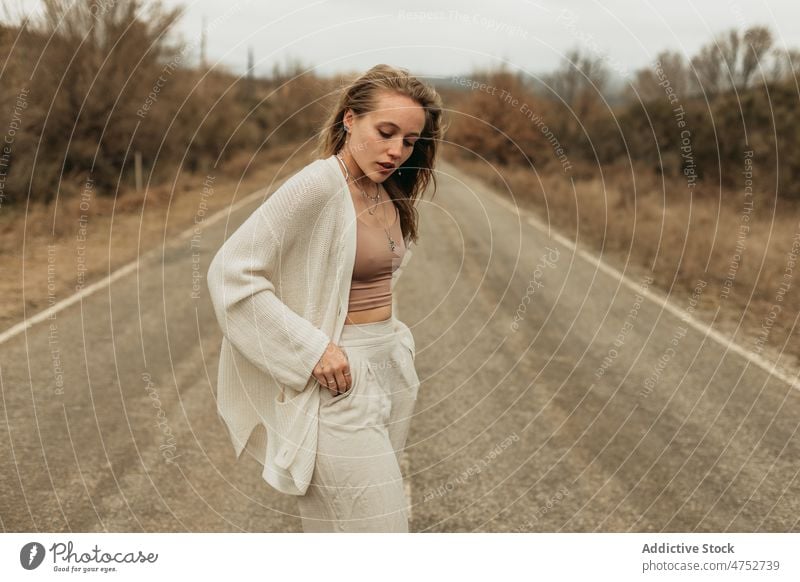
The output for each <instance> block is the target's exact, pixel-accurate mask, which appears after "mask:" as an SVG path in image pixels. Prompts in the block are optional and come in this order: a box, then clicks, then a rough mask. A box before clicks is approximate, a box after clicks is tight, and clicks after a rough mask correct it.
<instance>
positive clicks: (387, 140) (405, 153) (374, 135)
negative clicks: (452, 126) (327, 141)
mask: <svg viewBox="0 0 800 582" xmlns="http://www.w3.org/2000/svg"><path fill="white" fill-rule="evenodd" d="M344 123H345V125H346V126H348V127H349V128H350V129H349V131H348V133H350V138H349V146H348V148H347V149H348V150H349V152H350V154H351V155H352V157H353V159H354V160H355V162H356V163H357V164H358V167H359V168H360V169H361V171H362V172H363V173H364V174H365V175H366V176H367V177H368V178H369V179H370V180H372V181H373V182H376V183H381V182H383V181H384V180H386V179H387V178H388V177H389V176H391V175H392V174H393V173H394V172H396V171H397V168H398V167H400V166H401V165H402V164H403V163H404V162H405V161H406V160H407V159H408V158H409V157H410V156H411V153H412V152H413V150H414V144H415V143H416V141H417V139H419V136H420V134H421V133H422V129H423V128H424V127H425V110H424V109H423V108H422V106H421V105H420V104H419V103H417V102H416V101H414V100H413V99H411V98H410V97H407V96H405V95H401V94H398V93H394V92H389V91H381V92H380V93H378V106H377V107H376V108H375V110H374V111H371V112H369V113H366V114H364V115H362V116H360V117H356V116H354V115H353V113H352V111H350V110H349V109H348V110H347V111H346V113H345V115H344ZM384 165H386V166H389V167H388V169H387V168H385V167H384Z"/></svg>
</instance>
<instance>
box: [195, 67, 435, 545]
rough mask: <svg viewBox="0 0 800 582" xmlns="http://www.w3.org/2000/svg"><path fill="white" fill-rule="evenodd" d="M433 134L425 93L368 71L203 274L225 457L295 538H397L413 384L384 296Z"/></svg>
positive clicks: (401, 328)
mask: <svg viewBox="0 0 800 582" xmlns="http://www.w3.org/2000/svg"><path fill="white" fill-rule="evenodd" d="M442 133H443V127H442V105H441V99H440V97H439V95H438V94H437V93H436V91H435V90H434V89H433V88H431V87H429V86H427V85H425V84H423V83H421V82H420V81H419V80H417V79H415V78H414V77H412V76H410V75H409V74H408V72H407V71H406V70H405V69H398V68H394V67H390V66H387V65H377V66H375V67H373V68H372V69H370V70H369V71H367V72H366V73H365V74H363V75H362V76H360V77H359V78H357V79H356V80H355V81H353V82H352V83H351V84H350V85H349V86H347V87H345V88H344V89H343V90H342V92H341V94H340V97H339V99H338V103H337V104H336V107H335V108H334V110H333V111H332V112H331V115H330V118H329V120H328V122H327V123H326V125H325V128H324V130H323V132H322V134H321V135H320V139H319V145H318V150H317V153H318V157H319V159H317V160H315V161H314V162H312V163H311V164H309V165H308V166H306V167H305V168H303V169H302V170H300V171H299V172H298V173H297V174H295V175H293V176H292V177H290V178H289V179H288V180H287V181H286V182H285V183H284V184H283V185H282V186H281V187H280V188H279V189H278V190H276V191H275V192H274V193H273V194H272V195H271V196H270V197H269V199H267V200H266V202H264V203H263V204H262V205H261V207H260V208H259V209H258V210H257V211H256V212H254V213H253V214H252V215H251V216H250V217H249V218H248V219H247V220H246V221H245V222H244V223H243V224H242V226H241V227H239V229H238V230H237V231H236V232H235V233H234V234H233V235H232V236H231V237H230V238H229V239H228V240H227V241H226V242H225V244H224V245H223V246H222V248H221V249H220V251H219V252H218V253H217V255H216V256H215V257H214V259H213V261H212V262H211V265H210V267H209V272H208V284H209V290H210V294H211V299H212V302H213V304H214V309H215V311H216V314H217V318H218V320H219V322H220V326H221V327H222V329H223V332H224V338H223V343H222V351H221V354H220V370H219V376H218V386H217V402H218V409H219V413H220V415H221V416H222V418H223V420H225V422H226V425H227V427H228V430H229V432H230V435H231V439H232V441H233V443H234V447H235V450H236V454H237V457H238V456H240V455H241V453H242V451H243V450H244V449H245V448H248V449H250V448H252V449H253V450H254V454H255V455H257V458H258V459H259V461H261V462H263V464H264V472H263V477H264V479H265V480H266V481H267V482H268V483H269V484H270V485H272V486H273V487H275V488H276V489H278V490H279V491H282V492H284V493H288V494H291V495H296V496H298V502H299V508H300V515H301V517H302V523H303V529H304V531H394V532H397V531H399V532H405V531H408V513H407V500H406V498H405V494H404V487H403V480H402V476H401V473H400V468H399V459H400V453H401V451H402V449H403V447H404V446H405V442H406V437H407V435H408V428H409V424H410V421H411V415H412V412H413V408H414V402H415V400H416V393H417V389H418V386H419V378H418V376H417V373H416V371H415V369H414V358H415V348H414V339H413V336H412V335H411V332H410V330H409V329H408V326H406V325H405V324H403V323H402V322H401V321H399V320H398V319H397V318H396V317H395V309H394V305H395V300H394V296H393V293H392V291H393V288H394V285H395V283H396V282H397V280H398V279H399V276H400V273H401V272H402V269H403V267H404V265H405V264H406V263H407V262H408V259H409V258H410V256H411V248H412V247H413V245H414V244H415V243H416V240H417V236H418V235H417V229H418V224H417V222H418V215H417V210H416V208H415V203H416V201H417V199H418V198H419V197H420V196H421V194H422V192H423V191H424V190H425V189H426V187H427V185H428V184H429V182H433V184H434V191H435V184H436V181H435V178H434V176H433V167H434V161H435V158H436V151H437V147H438V143H439V141H440V140H441V137H442ZM261 426H263V427H264V429H265V430H264V431H260V430H258V429H259V427H261Z"/></svg>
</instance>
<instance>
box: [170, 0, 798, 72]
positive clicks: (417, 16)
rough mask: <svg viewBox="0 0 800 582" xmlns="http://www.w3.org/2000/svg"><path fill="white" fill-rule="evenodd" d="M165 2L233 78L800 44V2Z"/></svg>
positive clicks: (626, 59) (544, 68)
mask: <svg viewBox="0 0 800 582" xmlns="http://www.w3.org/2000/svg"><path fill="white" fill-rule="evenodd" d="M163 1H164V5H166V6H177V5H183V6H185V14H184V17H183V19H182V20H181V22H180V25H179V27H178V31H179V33H180V34H181V35H182V37H183V38H184V39H185V40H187V41H197V39H198V38H199V36H200V30H201V28H202V20H203V17H204V16H205V17H206V20H207V26H208V57H209V60H210V61H211V62H212V63H213V62H218V61H220V62H222V63H225V64H226V65H228V66H229V67H230V68H231V69H233V70H235V71H236V72H242V71H244V70H245V66H246V62H247V49H248V47H252V48H253V51H254V54H255V62H256V71H257V72H258V71H260V72H262V73H268V72H269V71H270V69H271V68H272V66H273V64H274V63H276V62H278V63H285V62H286V60H287V59H300V60H301V61H302V62H303V63H304V64H307V65H312V66H316V67H317V70H318V71H319V72H321V73H323V74H325V73H330V72H333V71H343V70H345V71H357V70H364V69H367V68H369V67H370V66H372V65H374V64H376V63H379V62H386V63H389V64H393V65H397V66H402V67H407V68H409V69H410V70H411V72H412V73H414V74H417V75H423V76H442V77H448V76H452V75H455V74H466V73H468V72H469V71H470V70H472V68H473V67H474V66H488V65H492V64H499V63H500V62H501V61H503V60H505V61H507V62H508V64H509V66H510V67H511V68H512V69H519V70H522V71H527V72H529V73H531V74H539V73H544V72H548V71H551V70H552V69H553V68H554V67H556V66H557V65H558V63H559V61H560V58H561V55H563V53H564V52H565V51H566V50H568V49H570V48H572V47H574V46H581V47H582V48H583V49H584V50H585V51H587V52H590V53H594V54H596V55H597V56H598V57H602V58H604V59H605V60H606V62H607V64H608V65H609V66H610V68H611V69H612V70H613V71H616V72H617V73H619V74H620V75H621V76H623V77H624V76H625V74H629V73H631V72H632V71H634V70H635V69H637V68H639V67H642V66H645V65H646V64H647V63H648V62H651V61H652V60H653V58H654V57H655V55H656V54H657V53H658V52H659V51H660V50H663V49H667V48H669V49H674V50H679V51H682V52H684V53H685V54H686V55H688V56H691V55H694V54H695V52H696V51H697V49H698V48H699V47H700V46H701V45H703V44H705V43H706V42H708V41H709V40H711V38H712V37H713V36H714V35H715V34H718V33H720V32H722V31H725V30H728V29H730V28H747V27H749V26H751V25H753V24H764V25H767V26H769V27H770V28H771V29H772V30H773V32H774V33H775V35H776V37H777V40H778V43H779V44H781V45H785V46H789V47H800V3H799V2H798V0H732V1H727V0H694V1H690V0H660V1H653V0H628V1H625V0H605V1H603V2H602V3H601V2H597V1H594V0H572V1H571V0H567V1H561V2H555V1H549V0H536V1H531V2H528V1H526V0H514V1H512V0H497V1H495V2H490V3H487V2H478V1H474V0H459V1H445V2H436V3H434V2H431V1H421V0H404V1H403V2H386V1H384V0H317V1H308V0H224V1H220V0H182V1H178V0H163Z"/></svg>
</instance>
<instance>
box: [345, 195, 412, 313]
mask: <svg viewBox="0 0 800 582" xmlns="http://www.w3.org/2000/svg"><path fill="white" fill-rule="evenodd" d="M389 204H391V207H392V208H393V209H394V211H395V221H394V222H393V223H392V226H391V227H390V228H389V229H388V230H389V234H391V236H392V239H393V240H394V241H395V248H394V251H392V250H391V249H390V247H389V239H388V238H387V237H386V231H385V230H384V229H383V227H381V226H372V225H370V224H367V223H366V222H363V221H362V220H361V218H360V217H357V219H356V221H357V222H356V233H357V241H358V242H357V244H356V259H355V264H354V265H353V280H352V283H351V284H350V303H349V305H348V308H347V310H348V311H364V310H365V309H374V308H376V307H382V306H384V305H391V304H392V290H391V283H392V273H393V272H394V271H395V270H396V269H397V268H398V267H399V266H400V263H401V262H402V261H403V255H405V252H406V245H405V241H404V240H403V234H402V229H401V228H400V212H399V211H398V210H397V208H396V207H395V205H394V204H393V203H391V202H390V203H389Z"/></svg>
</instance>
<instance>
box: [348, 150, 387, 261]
mask: <svg viewBox="0 0 800 582" xmlns="http://www.w3.org/2000/svg"><path fill="white" fill-rule="evenodd" d="M336 159H338V160H339V163H340V164H341V165H342V167H343V168H344V173H345V177H344V178H345V181H346V182H347V183H348V184H349V183H350V170H349V169H347V164H345V163H344V159H343V158H342V154H341V152H339V153H337V154H336ZM353 183H354V184H355V181H353ZM356 188H358V189H359V190H360V191H361V195H362V196H363V197H364V198H365V199H369V200H372V201H373V202H376V204H375V205H374V206H372V207H370V204H369V202H367V212H369V213H370V215H372V216H374V215H375V210H374V209H375V208H376V207H377V205H378V204H377V202H378V201H379V200H380V199H381V189H380V186H378V189H377V190H376V192H375V196H374V197H373V196H371V195H368V194H367V193H366V192H364V189H363V188H362V187H361V184H356ZM383 218H384V221H385V220H386V209H385V208H384V209H383ZM381 227H382V228H383V231H384V232H385V233H386V238H387V239H388V241H389V249H390V250H391V251H392V252H394V249H395V247H396V246H397V243H396V242H395V241H394V239H393V238H392V235H391V234H390V233H389V230H388V229H387V228H386V227H385V226H383V224H381Z"/></svg>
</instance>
